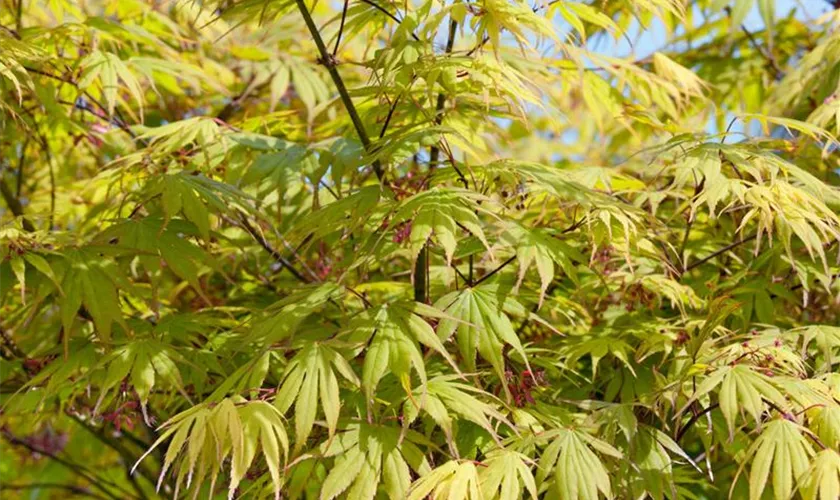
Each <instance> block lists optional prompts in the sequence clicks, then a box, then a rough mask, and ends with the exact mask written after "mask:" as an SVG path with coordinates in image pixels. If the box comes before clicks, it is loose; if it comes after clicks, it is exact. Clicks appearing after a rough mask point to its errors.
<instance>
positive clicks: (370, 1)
mask: <svg viewBox="0 0 840 500" xmlns="http://www.w3.org/2000/svg"><path fill="white" fill-rule="evenodd" d="M360 1H361V2H362V3H365V4H368V5H370V6H371V7H373V8H374V9H376V10H378V11H379V12H381V13H383V14H385V15H386V16H388V17H389V18H391V20H393V21H394V22H395V23H397V24H402V19H400V18H399V17H397V16H395V15H394V14H391V13H390V12H388V11H387V10H386V9H385V8H384V7H382V6H381V5H379V4H378V3H376V2H374V1H373V0H360ZM411 38H413V39H414V41H416V42H419V41H420V38H418V37H417V35H415V34H414V32H413V31H412V32H411Z"/></svg>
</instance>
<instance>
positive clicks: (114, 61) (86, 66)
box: [79, 50, 143, 120]
mask: <svg viewBox="0 0 840 500" xmlns="http://www.w3.org/2000/svg"><path fill="white" fill-rule="evenodd" d="M81 67H82V75H81V78H80V79H79V88H81V89H86V88H88V87H89V86H91V85H92V84H93V83H94V82H98V84H99V87H100V88H99V90H100V91H101V93H102V96H103V97H104V99H105V106H106V109H107V112H108V116H111V115H113V114H114V108H115V107H116V104H117V100H118V97H119V91H120V81H122V83H123V85H125V88H126V89H127V90H128V91H129V93H131V96H132V97H133V98H134V99H135V101H137V104H138V105H139V106H140V117H141V120H142V116H143V89H142V87H141V86H140V83H139V82H138V81H137V78H135V76H134V74H133V73H132V72H131V70H130V69H129V68H128V66H127V65H126V64H125V63H124V62H123V61H122V59H120V58H119V56H117V55H116V54H112V53H110V52H102V51H101V50H94V51H92V52H91V53H90V54H88V56H87V57H85V58H84V60H82V62H81ZM129 110H130V108H129Z"/></svg>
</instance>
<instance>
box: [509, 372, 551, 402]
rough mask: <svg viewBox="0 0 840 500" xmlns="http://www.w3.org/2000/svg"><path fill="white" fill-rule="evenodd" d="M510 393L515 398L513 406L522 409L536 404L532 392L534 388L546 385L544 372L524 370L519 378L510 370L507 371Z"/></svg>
mask: <svg viewBox="0 0 840 500" xmlns="http://www.w3.org/2000/svg"><path fill="white" fill-rule="evenodd" d="M505 378H506V379H507V384H508V391H510V394H511V396H513V404H515V405H516V406H517V407H518V408H522V407H523V406H525V404H526V403H530V404H534V397H533V395H532V394H531V390H532V389H533V388H534V387H537V386H540V385H544V384H545V371H544V370H534V371H531V370H523V371H522V373H520V374H519V375H518V376H517V375H514V373H513V372H512V371H510V370H507V371H505Z"/></svg>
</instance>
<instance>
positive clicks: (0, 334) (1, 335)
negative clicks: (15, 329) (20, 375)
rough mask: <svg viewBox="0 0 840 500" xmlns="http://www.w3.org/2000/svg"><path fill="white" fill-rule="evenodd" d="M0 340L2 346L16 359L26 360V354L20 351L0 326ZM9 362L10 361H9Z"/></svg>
mask: <svg viewBox="0 0 840 500" xmlns="http://www.w3.org/2000/svg"><path fill="white" fill-rule="evenodd" d="M0 340H2V341H3V345H4V346H5V347H6V349H8V351H9V353H10V354H11V355H12V356H14V357H15V358H17V359H26V354H25V353H24V352H23V351H21V350H20V347H18V345H17V343H16V342H15V340H14V339H13V338H12V336H11V335H9V332H7V331H6V330H4V329H3V327H2V326H0ZM9 361H11V360H9Z"/></svg>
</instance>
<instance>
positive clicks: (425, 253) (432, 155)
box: [414, 19, 472, 302]
mask: <svg viewBox="0 0 840 500" xmlns="http://www.w3.org/2000/svg"><path fill="white" fill-rule="evenodd" d="M457 31H458V21H456V20H455V19H450V20H449V33H448V36H447V38H446V48H445V49H444V53H446V54H449V53H451V52H452V47H454V46H455V34H456V33H457ZM445 104H446V94H444V93H443V92H441V93H440V94H438V97H437V103H435V125H436V126H437V125H440V124H441V122H442V121H443V107H444V105H445ZM439 157H440V147H438V146H437V145H435V146H432V147H431V148H430V149H429V169H430V170H431V169H434V168H435V165H436V164H437V161H438V158H439ZM452 166H453V167H454V168H455V171H456V172H458V174H459V176H460V177H461V181H462V182H463V183H464V187H465V188H466V187H467V185H468V184H467V180H466V179H465V178H464V175H463V174H461V172H460V171H459V170H458V167H457V166H456V165H455V162H452ZM428 279H429V249H428V242H427V243H426V244H425V245H423V248H421V249H420V254H419V255H418V256H417V262H416V263H415V265H414V300H415V301H417V302H426V301H427V300H428V295H429V287H428V284H427V281H428ZM471 281H472V279H470V282H471Z"/></svg>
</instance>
